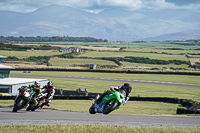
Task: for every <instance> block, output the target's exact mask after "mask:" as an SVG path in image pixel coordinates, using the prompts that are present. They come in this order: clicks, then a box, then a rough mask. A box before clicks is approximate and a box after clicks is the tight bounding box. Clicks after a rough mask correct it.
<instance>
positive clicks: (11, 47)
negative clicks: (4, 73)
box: [0, 43, 60, 51]
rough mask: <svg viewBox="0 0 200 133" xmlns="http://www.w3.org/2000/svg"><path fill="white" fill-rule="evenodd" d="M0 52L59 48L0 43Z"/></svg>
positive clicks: (55, 48)
mask: <svg viewBox="0 0 200 133" xmlns="http://www.w3.org/2000/svg"><path fill="white" fill-rule="evenodd" d="M0 45H1V47H0V50H8V51H27V50H31V49H34V50H59V49H60V47H55V46H54V47H52V46H50V45H47V44H43V45H13V44H5V43H0Z"/></svg>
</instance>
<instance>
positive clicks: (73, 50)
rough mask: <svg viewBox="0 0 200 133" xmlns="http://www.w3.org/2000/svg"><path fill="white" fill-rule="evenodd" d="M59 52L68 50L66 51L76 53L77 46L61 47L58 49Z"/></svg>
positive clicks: (77, 50)
mask: <svg viewBox="0 0 200 133" xmlns="http://www.w3.org/2000/svg"><path fill="white" fill-rule="evenodd" d="M59 51H60V52H68V53H73V52H74V53H78V52H79V49H78V48H62V49H60V50H59Z"/></svg>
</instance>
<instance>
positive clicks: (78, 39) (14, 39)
mask: <svg viewBox="0 0 200 133" xmlns="http://www.w3.org/2000/svg"><path fill="white" fill-rule="evenodd" d="M0 42H108V40H106V39H105V40H103V39H96V38H93V37H68V36H53V37H40V36H37V37H23V36H20V37H13V36H8V37H4V36H1V37H0Z"/></svg>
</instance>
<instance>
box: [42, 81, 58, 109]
mask: <svg viewBox="0 0 200 133" xmlns="http://www.w3.org/2000/svg"><path fill="white" fill-rule="evenodd" d="M43 89H44V90H43V91H42V93H43V94H45V93H46V96H45V103H43V105H46V106H48V107H49V106H50V103H51V100H52V99H53V96H54V94H55V89H54V87H53V83H52V82H51V81H49V82H48V83H47V85H45V86H44V87H43Z"/></svg>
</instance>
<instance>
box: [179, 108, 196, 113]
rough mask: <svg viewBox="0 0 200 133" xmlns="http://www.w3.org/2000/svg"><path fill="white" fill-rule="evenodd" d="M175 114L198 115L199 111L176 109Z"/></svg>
mask: <svg viewBox="0 0 200 133" xmlns="http://www.w3.org/2000/svg"><path fill="white" fill-rule="evenodd" d="M176 114H200V110H190V109H184V108H177V110H176Z"/></svg>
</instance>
